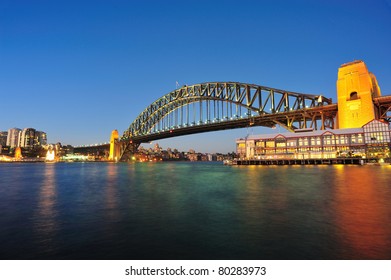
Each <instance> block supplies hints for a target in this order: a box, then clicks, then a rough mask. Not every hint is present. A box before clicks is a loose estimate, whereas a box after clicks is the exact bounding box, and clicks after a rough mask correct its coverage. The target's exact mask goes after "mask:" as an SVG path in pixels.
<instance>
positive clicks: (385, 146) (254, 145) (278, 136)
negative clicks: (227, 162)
mask: <svg viewBox="0 0 391 280" xmlns="http://www.w3.org/2000/svg"><path fill="white" fill-rule="evenodd" d="M390 139H391V130H390V126H389V124H388V123H386V122H383V121H380V120H372V121H370V122H369V123H367V124H365V125H364V126H362V127H361V128H345V129H328V130H309V129H308V130H298V131H296V132H286V133H274V134H265V135H258V136H256V135H253V136H248V137H247V138H244V139H243V138H242V139H239V140H237V141H236V150H237V154H238V157H239V158H240V159H259V160H262V159H332V158H339V157H350V158H351V157H359V158H390V149H391V140H390Z"/></svg>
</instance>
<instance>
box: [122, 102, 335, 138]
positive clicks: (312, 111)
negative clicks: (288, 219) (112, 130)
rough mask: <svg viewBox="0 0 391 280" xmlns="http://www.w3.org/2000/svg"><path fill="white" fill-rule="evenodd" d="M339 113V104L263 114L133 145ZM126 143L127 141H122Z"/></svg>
mask: <svg viewBox="0 0 391 280" xmlns="http://www.w3.org/2000/svg"><path fill="white" fill-rule="evenodd" d="M337 111H338V106H337V104H331V105H325V106H319V107H314V108H304V109H301V110H294V111H290V112H281V113H274V114H263V115H260V116H253V117H247V118H239V119H234V120H226V121H218V122H211V121H210V122H208V123H205V124H197V125H190V126H185V127H178V128H174V129H170V130H165V131H161V132H158V133H151V134H147V135H140V136H134V137H132V141H133V143H139V144H140V143H147V142H151V141H155V140H159V139H165V138H171V137H177V136H183V135H190V134H195V133H202V132H210V131H219V130H226V129H233V128H243V127H249V126H265V127H273V126H275V125H276V123H277V124H281V125H283V126H285V127H288V125H289V124H288V122H289V121H293V120H295V119H302V118H303V116H307V118H308V119H316V120H317V119H321V118H322V115H327V116H328V117H335V116H336V113H337ZM322 129H324V128H322ZM122 141H124V142H126V140H122Z"/></svg>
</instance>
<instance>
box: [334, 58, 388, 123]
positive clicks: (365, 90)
mask: <svg viewBox="0 0 391 280" xmlns="http://www.w3.org/2000/svg"><path fill="white" fill-rule="evenodd" d="M337 96H338V128H358V127H362V126H363V125H364V124H366V123H368V122H370V121H371V120H373V119H375V118H376V115H375V108H374V104H373V98H375V97H379V96H381V93H380V88H379V85H378V84H377V80H376V77H375V75H373V74H372V73H371V72H369V71H368V69H367V67H366V65H365V63H364V62H363V61H360V60H356V61H353V62H350V63H346V64H343V65H342V66H341V67H340V68H339V69H338V81H337Z"/></svg>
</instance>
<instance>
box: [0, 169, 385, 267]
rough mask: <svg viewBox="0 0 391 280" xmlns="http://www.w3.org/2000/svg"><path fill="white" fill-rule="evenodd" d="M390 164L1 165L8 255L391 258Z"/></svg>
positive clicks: (0, 206) (3, 254)
mask: <svg viewBox="0 0 391 280" xmlns="http://www.w3.org/2000/svg"><path fill="white" fill-rule="evenodd" d="M390 179H391V166H349V165H332V166H224V165H222V164H221V163H190V162H178V163H167V162H163V163H154V164H153V163H151V164H148V163H145V164H112V163H56V164H44V163H33V164H32V163H30V164H26V163H12V164H0V213H1V214H0V242H1V246H0V258H1V259H300V260H301V259H305V260H307V259H391V183H390V181H391V180H390Z"/></svg>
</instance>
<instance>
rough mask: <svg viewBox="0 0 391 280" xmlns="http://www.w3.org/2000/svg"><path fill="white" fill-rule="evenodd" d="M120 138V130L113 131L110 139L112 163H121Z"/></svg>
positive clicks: (110, 158)
mask: <svg viewBox="0 0 391 280" xmlns="http://www.w3.org/2000/svg"><path fill="white" fill-rule="evenodd" d="M118 139H119V137H118V130H116V129H115V130H113V131H112V132H111V137H110V154H109V160H111V161H115V162H117V161H119V160H120V156H121V151H120V150H121V149H120V148H121V143H120V142H119V140H118Z"/></svg>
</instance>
